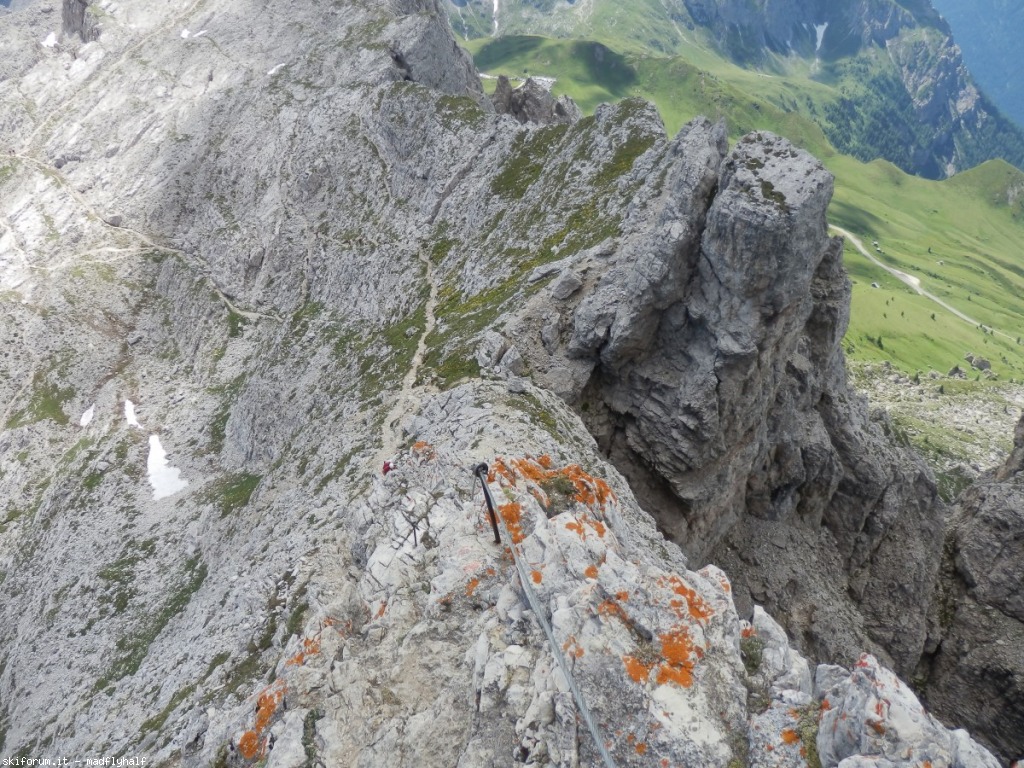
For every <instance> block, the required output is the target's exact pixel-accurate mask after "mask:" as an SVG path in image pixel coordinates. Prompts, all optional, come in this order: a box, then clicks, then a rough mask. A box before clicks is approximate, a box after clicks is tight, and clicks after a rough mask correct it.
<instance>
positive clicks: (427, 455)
mask: <svg viewBox="0 0 1024 768" xmlns="http://www.w3.org/2000/svg"><path fill="white" fill-rule="evenodd" d="M412 452H413V453H414V454H416V455H417V456H419V457H420V458H422V459H426V460H427V461H430V460H432V459H433V458H434V448H433V446H431V445H430V443H428V442H427V441H426V440H418V441H416V442H415V443H413V444H412Z"/></svg>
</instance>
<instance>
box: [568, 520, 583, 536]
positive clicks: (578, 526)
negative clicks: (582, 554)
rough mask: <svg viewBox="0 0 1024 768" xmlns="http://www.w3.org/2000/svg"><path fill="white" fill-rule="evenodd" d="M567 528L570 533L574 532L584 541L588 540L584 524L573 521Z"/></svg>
mask: <svg viewBox="0 0 1024 768" xmlns="http://www.w3.org/2000/svg"><path fill="white" fill-rule="evenodd" d="M565 528H566V530H568V531H573V532H574V533H575V534H576V535H577V536H579V537H580V539H582V540H583V541H586V540H587V531H586V530H585V529H584V528H583V523H579V522H576V521H575V520H573V521H572V522H571V523H566V524H565Z"/></svg>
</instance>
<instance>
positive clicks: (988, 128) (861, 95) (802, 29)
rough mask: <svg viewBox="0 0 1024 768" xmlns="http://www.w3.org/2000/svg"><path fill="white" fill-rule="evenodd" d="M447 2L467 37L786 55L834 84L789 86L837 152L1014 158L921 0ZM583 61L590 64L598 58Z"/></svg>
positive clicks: (913, 166) (748, 56)
mask: <svg viewBox="0 0 1024 768" xmlns="http://www.w3.org/2000/svg"><path fill="white" fill-rule="evenodd" d="M447 7H448V10H449V16H450V18H451V20H452V24H453V26H454V27H455V29H456V30H461V34H464V35H465V36H466V37H467V38H468V37H473V38H477V37H484V36H494V37H498V36H502V35H504V36H509V35H543V36H551V37H564V38H583V39H594V40H599V41H603V42H607V43H608V44H609V45H612V46H614V47H618V48H620V49H621V50H620V52H625V51H629V50H639V51H641V52H642V53H643V55H647V56H649V55H662V56H664V55H672V54H677V53H682V55H683V57H684V58H687V51H691V52H699V51H700V50H702V49H704V47H705V46H711V47H713V48H714V49H716V50H717V51H718V52H719V53H721V54H722V55H723V56H725V57H726V58H728V59H729V60H731V61H733V62H735V63H738V64H740V65H741V66H744V67H747V68H751V69H755V70H757V71H761V72H763V73H765V74H767V75H770V76H778V75H780V74H784V73H785V72H787V70H789V69H792V68H793V67H794V66H795V67H796V69H798V70H800V71H803V70H808V69H809V70H810V80H811V81H812V82H817V83H821V84H824V85H827V86H830V87H834V89H835V95H834V97H829V98H827V99H823V97H822V95H821V91H820V89H809V90H806V91H804V90H801V91H800V94H799V96H798V97H797V100H798V101H799V102H802V101H804V100H805V99H814V100H819V101H821V103H819V104H816V105H814V107H813V108H812V109H810V111H809V112H808V116H809V117H811V118H812V119H814V120H815V121H816V122H817V123H818V124H819V125H820V126H821V128H822V130H824V132H825V134H826V135H827V136H828V138H829V140H830V141H831V142H832V144H833V145H835V147H836V148H837V149H838V150H839V151H841V152H844V153H846V154H851V155H853V156H855V157H857V158H859V159H861V160H864V161H868V160H872V159H874V158H876V157H882V158H884V159H887V160H889V161H891V162H893V163H894V164H896V165H897V166H899V167H900V168H902V169H903V170H904V171H907V172H908V173H914V174H917V175H921V176H925V177H927V178H945V177H947V176H951V175H953V174H954V173H956V172H958V171H962V170H965V169H967V168H971V167H974V166H976V165H978V164H979V163H981V162H983V161H984V160H987V159H991V158H994V157H1002V158H1004V159H1006V160H1008V161H1009V162H1011V163H1013V164H1015V165H1016V166H1017V167H1024V133H1022V132H1021V129H1020V127H1019V126H1016V125H1015V124H1013V123H1012V122H1011V121H1009V120H1007V119H1006V118H1005V117H1003V115H1002V114H1000V112H999V110H998V109H997V108H996V107H995V106H994V105H993V104H992V103H991V101H990V100H989V99H988V98H987V97H986V96H985V95H984V94H983V93H981V92H980V91H979V90H978V87H977V85H976V84H975V82H974V80H973V78H972V76H971V74H970V72H969V71H968V69H967V67H966V66H965V65H964V62H963V57H962V55H961V52H960V49H959V47H958V46H957V45H956V43H955V42H954V39H953V32H952V31H951V30H950V27H949V25H948V24H947V23H946V21H945V20H944V19H943V18H942V17H941V16H940V15H939V14H938V12H936V11H935V9H934V8H933V7H932V5H931V3H930V2H908V3H895V2H890V1H889V0H856V1H852V0H851V1H849V2H843V3H826V2H817V1H815V2H803V1H801V2H783V3H775V2H772V3H764V2H757V3H748V2H733V1H732V0H672V2H665V3H662V4H660V5H659V6H657V7H649V6H648V5H647V4H644V3H612V2H603V0H592V1H591V2H586V3H571V2H563V1H562V0H557V1H555V2H543V3H534V2H518V1H517V0H507V1H506V2H502V3H500V4H498V5H495V4H492V3H490V2H486V3H484V2H481V1H479V0H471V1H470V2H466V3H462V2H459V3H456V2H454V1H453V0H448V6H447ZM695 60H696V61H698V62H700V61H702V54H700V53H695ZM591 66H592V67H594V68H595V69H596V70H600V68H601V66H602V64H601V62H600V61H595V62H593V63H592V64H591ZM698 66H701V67H706V66H707V64H706V63H701V64H698ZM545 74H547V75H551V76H557V74H558V73H557V72H553V71H548V72H545ZM812 94H813V96H812ZM778 106H779V107H780V108H782V109H783V110H785V111H792V110H795V109H800V108H802V107H803V106H805V105H802V104H796V103H793V101H792V100H787V99H782V100H781V101H780V102H779V103H778Z"/></svg>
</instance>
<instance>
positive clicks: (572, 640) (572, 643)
mask: <svg viewBox="0 0 1024 768" xmlns="http://www.w3.org/2000/svg"><path fill="white" fill-rule="evenodd" d="M562 650H563V651H565V652H566V653H567V654H569V655H570V656H572V657H573V658H575V659H581V658H583V646H581V645H580V644H579V641H577V640H576V636H575V635H570V636H569V639H568V640H566V641H565V642H564V643H562Z"/></svg>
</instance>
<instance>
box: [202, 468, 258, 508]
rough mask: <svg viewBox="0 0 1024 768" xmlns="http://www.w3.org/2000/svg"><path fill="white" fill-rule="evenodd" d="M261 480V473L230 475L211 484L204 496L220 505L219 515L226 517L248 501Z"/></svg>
mask: <svg viewBox="0 0 1024 768" xmlns="http://www.w3.org/2000/svg"><path fill="white" fill-rule="evenodd" d="M261 480H263V476H262V475H251V474H248V473H240V474H237V475H231V476H229V477H227V478H225V479H224V480H221V481H219V482H217V483H215V484H214V485H213V487H212V488H211V489H209V490H208V491H207V493H206V498H207V499H209V500H212V501H214V502H215V503H216V504H217V506H218V507H220V516H221V517H227V516H228V515H230V514H231V513H232V512H235V511H237V510H239V509H241V508H242V507H244V506H246V505H247V504H248V503H249V499H250V498H252V494H253V492H254V491H255V490H256V488H257V487H258V486H259V484H260V481H261Z"/></svg>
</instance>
